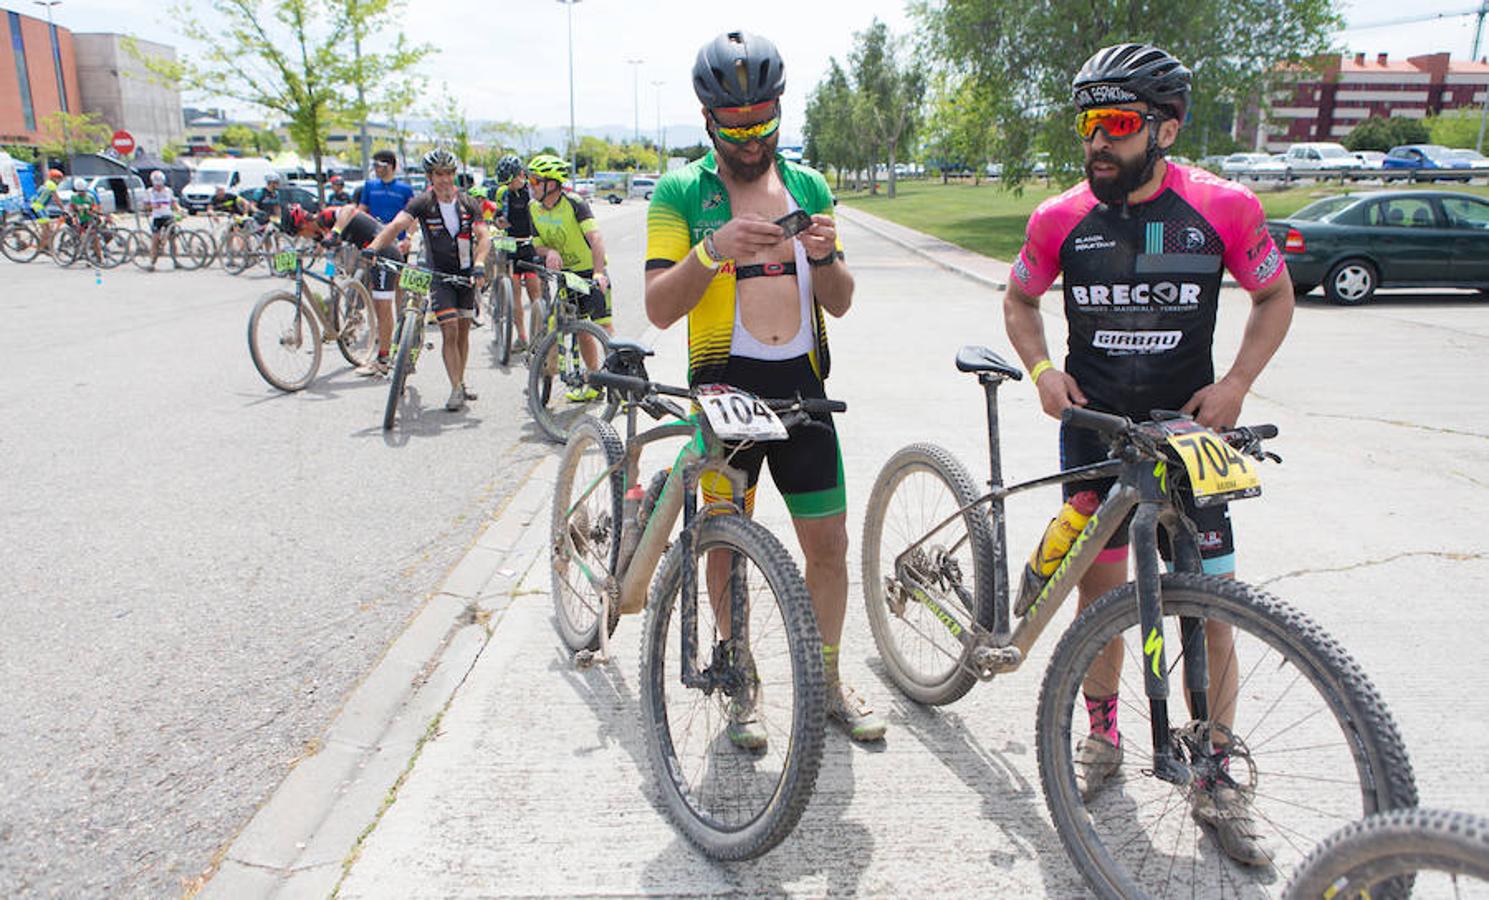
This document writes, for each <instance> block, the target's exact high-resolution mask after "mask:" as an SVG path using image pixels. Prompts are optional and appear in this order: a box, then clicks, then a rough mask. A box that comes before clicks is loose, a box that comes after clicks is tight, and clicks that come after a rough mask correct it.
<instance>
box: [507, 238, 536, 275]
mask: <svg viewBox="0 0 1489 900" xmlns="http://www.w3.org/2000/svg"><path fill="white" fill-rule="evenodd" d="M508 258H509V259H512V260H516V261H518V262H526V263H536V264H538V265H540V266H541V265H542V264H543V257H542V256H540V255H539V254H538V251H537V249H536V248H535V247H533V242H532V241H531V240H525V241H524V240H519V241H518V242H517V252H516V253H512V254H510V255H509V256H508ZM512 273H513V274H514V275H517V276H520V277H522V278H532V279H537V278H538V277H539V276H538V273H537V272H534V271H533V270H532V269H519V268H517V267H516V266H513V267H512Z"/></svg>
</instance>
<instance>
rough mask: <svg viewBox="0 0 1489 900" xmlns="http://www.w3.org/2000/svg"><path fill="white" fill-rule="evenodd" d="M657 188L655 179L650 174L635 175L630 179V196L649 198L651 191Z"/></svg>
mask: <svg viewBox="0 0 1489 900" xmlns="http://www.w3.org/2000/svg"><path fill="white" fill-rule="evenodd" d="M656 189H657V180H656V179H655V178H652V177H651V176H650V175H637V176H636V177H635V178H632V179H631V196H632V197H640V198H641V199H642V200H650V199H651V192H652V191H654V190H656Z"/></svg>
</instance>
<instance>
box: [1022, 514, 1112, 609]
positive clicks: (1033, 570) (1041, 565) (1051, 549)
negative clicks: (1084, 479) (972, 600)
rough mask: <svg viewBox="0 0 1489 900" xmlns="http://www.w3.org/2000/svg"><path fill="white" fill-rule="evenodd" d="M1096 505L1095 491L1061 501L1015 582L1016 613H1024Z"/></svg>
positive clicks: (1053, 572)
mask: <svg viewBox="0 0 1489 900" xmlns="http://www.w3.org/2000/svg"><path fill="white" fill-rule="evenodd" d="M1099 505H1101V498H1100V497H1098V496H1097V495H1096V492H1095V491H1081V492H1080V493H1079V494H1075V495H1074V496H1072V497H1071V498H1070V499H1069V500H1067V501H1065V505H1064V506H1062V507H1060V514H1059V515H1057V516H1055V517H1054V518H1053V519H1051V520H1050V524H1049V525H1048V526H1047V527H1046V528H1045V529H1044V537H1043V538H1041V539H1040V541H1039V546H1038V547H1035V548H1034V554H1033V555H1032V556H1030V557H1029V562H1028V564H1027V565H1025V566H1024V577H1023V579H1022V581H1020V582H1019V599H1018V603H1017V604H1016V605H1015V607H1014V613H1015V614H1016V615H1020V616H1021V615H1023V614H1024V613H1025V612H1027V611H1028V609H1029V607H1030V605H1032V604H1033V603H1034V600H1035V599H1036V598H1037V597H1038V596H1039V592H1040V591H1042V590H1044V585H1045V582H1047V581H1049V579H1050V576H1051V575H1053V574H1055V570H1056V569H1058V568H1060V563H1061V561H1062V560H1064V559H1065V554H1067V553H1069V552H1070V545H1071V544H1073V543H1075V539H1076V537H1077V536H1078V535H1079V534H1080V533H1081V530H1082V529H1083V528H1085V527H1086V523H1087V522H1088V521H1090V519H1091V514H1092V513H1094V512H1096V507H1097V506H1099Z"/></svg>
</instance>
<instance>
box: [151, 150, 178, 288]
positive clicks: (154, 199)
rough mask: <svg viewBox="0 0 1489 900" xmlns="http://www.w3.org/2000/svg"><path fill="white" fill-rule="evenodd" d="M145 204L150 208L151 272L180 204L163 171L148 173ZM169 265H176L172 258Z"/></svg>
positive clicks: (153, 269)
mask: <svg viewBox="0 0 1489 900" xmlns="http://www.w3.org/2000/svg"><path fill="white" fill-rule="evenodd" d="M145 206H146V207H148V208H149V210H150V271H151V272H153V271H155V261H156V260H158V259H159V258H160V250H161V248H162V247H164V246H165V239H166V236H167V234H168V233H169V229H170V227H171V225H172V224H173V223H174V222H175V221H176V211H177V210H178V209H180V204H178V203H177V202H176V192H175V191H173V190H171V189H170V187H169V186H167V185H166V183H165V173H164V172H162V171H160V170H159V169H156V170H155V171H154V172H151V173H150V188H149V190H147V191H145ZM171 265H176V263H175V261H174V260H173V261H172V263H171Z"/></svg>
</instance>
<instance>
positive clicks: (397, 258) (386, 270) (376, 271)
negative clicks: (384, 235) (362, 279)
mask: <svg viewBox="0 0 1489 900" xmlns="http://www.w3.org/2000/svg"><path fill="white" fill-rule="evenodd" d="M376 252H377V255H378V256H379V257H381V258H382V259H391V260H393V261H394V262H403V254H402V253H399V252H398V248H397V247H393V246H388V247H384V248H383V249H381V250H378V251H376ZM370 275H371V277H369V278H368V289H369V290H371V291H372V293H374V294H385V295H386V294H391V293H393V290H394V289H395V288H397V287H398V270H397V269H395V268H393V267H392V266H380V265H377V264H376V263H373V264H372V272H371V273H370ZM383 299H387V298H386V297H384V298H383Z"/></svg>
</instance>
